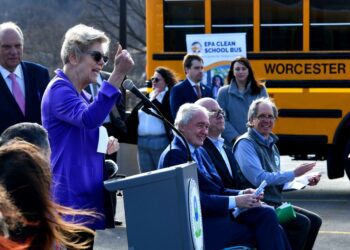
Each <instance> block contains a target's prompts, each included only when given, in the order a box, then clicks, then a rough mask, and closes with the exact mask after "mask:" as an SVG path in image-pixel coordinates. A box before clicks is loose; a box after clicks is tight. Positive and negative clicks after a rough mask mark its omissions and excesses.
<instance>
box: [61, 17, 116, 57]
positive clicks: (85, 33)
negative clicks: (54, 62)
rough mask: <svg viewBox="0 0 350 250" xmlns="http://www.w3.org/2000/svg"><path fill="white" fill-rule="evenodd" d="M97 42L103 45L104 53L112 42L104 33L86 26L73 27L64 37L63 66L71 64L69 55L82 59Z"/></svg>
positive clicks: (62, 49)
mask: <svg viewBox="0 0 350 250" xmlns="http://www.w3.org/2000/svg"><path fill="white" fill-rule="evenodd" d="M96 42H98V43H102V46H103V51H104V53H107V51H108V47H109V42H110V40H109V38H108V37H107V36H106V34H105V33H104V32H103V31H101V30H98V29H95V28H93V27H90V26H86V25H84V24H78V25H75V26H73V27H72V28H70V29H69V30H68V31H67V32H66V34H65V36H64V41H63V44H62V48H61V60H62V62H63V64H67V63H68V62H69V55H71V54H74V55H75V56H76V57H77V58H80V56H81V55H82V54H83V53H85V52H87V50H88V48H89V47H90V46H91V45H93V44H94V43H96Z"/></svg>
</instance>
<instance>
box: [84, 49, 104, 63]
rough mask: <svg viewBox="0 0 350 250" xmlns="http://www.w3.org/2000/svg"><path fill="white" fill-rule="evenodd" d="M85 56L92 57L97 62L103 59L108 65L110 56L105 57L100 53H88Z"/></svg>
mask: <svg viewBox="0 0 350 250" xmlns="http://www.w3.org/2000/svg"><path fill="white" fill-rule="evenodd" d="M85 54H88V55H90V56H91V57H92V58H93V59H94V61H95V62H97V63H98V62H100V61H101V59H103V62H104V63H105V64H106V63H107V62H108V56H105V55H103V54H102V53H101V52H100V51H88V52H85Z"/></svg>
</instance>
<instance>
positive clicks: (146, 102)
mask: <svg viewBox="0 0 350 250" xmlns="http://www.w3.org/2000/svg"><path fill="white" fill-rule="evenodd" d="M123 87H124V88H125V89H127V90H129V91H130V92H131V93H133V94H134V95H135V96H136V97H138V98H139V99H141V101H142V102H143V104H144V105H145V106H146V107H148V108H155V105H154V104H153V103H152V102H151V101H150V100H149V99H148V98H147V97H146V96H145V95H143V94H142V93H141V92H140V91H139V90H138V89H137V88H136V86H135V84H134V83H133V82H132V81H131V80H130V79H126V80H125V81H124V82H123ZM155 110H157V108H155Z"/></svg>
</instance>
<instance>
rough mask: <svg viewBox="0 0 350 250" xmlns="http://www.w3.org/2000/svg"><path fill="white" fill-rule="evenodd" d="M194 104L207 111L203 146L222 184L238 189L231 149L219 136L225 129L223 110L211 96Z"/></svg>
mask: <svg viewBox="0 0 350 250" xmlns="http://www.w3.org/2000/svg"><path fill="white" fill-rule="evenodd" d="M196 104H198V105H200V106H202V107H204V108H205V109H206V110H207V111H208V113H209V123H210V125H209V130H208V137H207V138H206V139H205V140H204V144H203V148H204V149H205V151H206V152H207V153H208V155H209V156H210V159H211V160H212V161H213V163H214V165H215V168H216V171H217V172H218V174H219V175H220V178H221V180H222V182H223V184H224V186H225V187H227V188H236V189H240V188H241V187H240V186H239V178H238V175H237V167H236V164H235V161H234V156H233V153H232V150H231V149H230V148H229V147H227V145H225V144H224V139H223V138H222V137H221V133H222V132H223V131H224V129H225V111H224V110H222V109H221V107H220V106H219V103H218V102H217V101H216V100H214V99H212V98H202V99H200V100H198V101H197V102H196Z"/></svg>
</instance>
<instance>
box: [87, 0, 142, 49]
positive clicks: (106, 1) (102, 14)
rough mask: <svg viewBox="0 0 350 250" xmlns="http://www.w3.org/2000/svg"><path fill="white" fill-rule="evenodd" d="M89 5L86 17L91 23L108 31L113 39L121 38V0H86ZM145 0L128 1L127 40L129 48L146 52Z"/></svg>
mask: <svg viewBox="0 0 350 250" xmlns="http://www.w3.org/2000/svg"><path fill="white" fill-rule="evenodd" d="M86 2H87V4H88V5H89V7H88V8H87V12H86V15H85V18H86V20H87V22H88V23H89V24H92V25H97V26H98V27H99V28H101V29H102V30H104V31H106V32H107V33H108V34H109V35H110V37H111V38H112V40H117V41H118V40H119V28H120V23H119V17H120V0H86ZM145 19H146V17H145V1H144V0H128V1H127V19H126V25H127V41H128V48H130V49H133V50H135V51H137V52H139V53H142V54H144V53H145V51H146V41H145Z"/></svg>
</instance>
